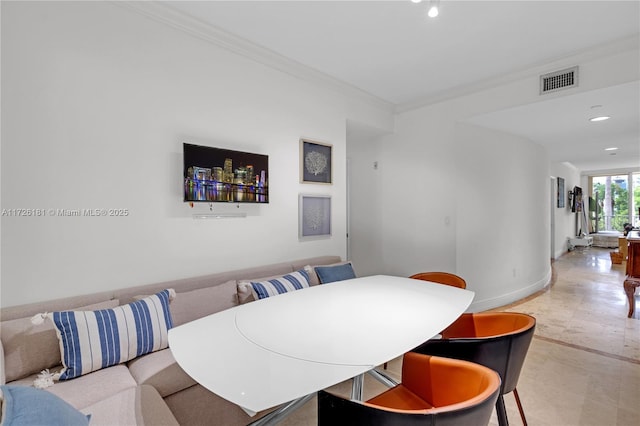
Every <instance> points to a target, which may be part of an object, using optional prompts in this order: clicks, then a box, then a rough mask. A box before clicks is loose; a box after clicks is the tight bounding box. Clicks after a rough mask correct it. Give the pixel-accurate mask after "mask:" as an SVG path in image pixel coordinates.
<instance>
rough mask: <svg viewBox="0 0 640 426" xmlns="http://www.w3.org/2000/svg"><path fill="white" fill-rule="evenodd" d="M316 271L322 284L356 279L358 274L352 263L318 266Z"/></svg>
mask: <svg viewBox="0 0 640 426" xmlns="http://www.w3.org/2000/svg"><path fill="white" fill-rule="evenodd" d="M314 269H315V271H316V273H317V274H318V278H319V279H320V282H321V283H322V284H326V283H331V282H334V281H342V280H348V279H351V278H355V277H356V273H355V271H354V270H353V265H351V262H344V263H340V264H337V265H329V266H316V267H315V268H314Z"/></svg>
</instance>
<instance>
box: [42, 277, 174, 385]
mask: <svg viewBox="0 0 640 426" xmlns="http://www.w3.org/2000/svg"><path fill="white" fill-rule="evenodd" d="M174 295H175V292H174V291H173V289H167V290H163V291H161V292H160V293H157V294H154V295H153V296H149V297H145V298H144V299H141V300H138V301H135V302H132V303H129V304H128V305H123V306H117V307H115V308H113V309H102V310H98V311H63V312H53V313H51V314H50V316H51V318H52V320H53V324H54V326H55V328H56V332H57V334H58V339H59V341H60V352H61V355H62V365H63V369H62V371H61V372H60V377H59V379H60V380H68V379H73V378H75V377H79V376H81V375H83V374H87V373H90V372H92V371H96V370H100V369H101V368H106V367H110V366H112V365H116V364H120V363H123V362H126V361H129V360H131V359H133V358H135V357H138V356H140V355H144V354H147V353H150V352H154V351H157V350H160V349H164V348H166V347H167V346H168V334H169V329H171V327H173V320H172V319H171V312H170V311H169V299H170V298H173V296H174Z"/></svg>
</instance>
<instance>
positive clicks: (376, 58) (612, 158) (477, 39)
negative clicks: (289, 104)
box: [164, 0, 640, 171]
mask: <svg viewBox="0 0 640 426" xmlns="http://www.w3.org/2000/svg"><path fill="white" fill-rule="evenodd" d="M164 4H168V5H170V6H171V7H172V8H174V9H176V10H179V11H181V12H184V13H186V14H188V15H190V16H192V17H195V18H197V19H198V20H201V21H203V22H205V23H207V24H209V25H211V26H212V27H214V28H216V30H218V31H220V30H222V31H224V32H227V33H230V34H231V35H234V36H236V37H238V38H239V39H241V40H242V41H243V42H245V43H249V44H251V45H255V46H258V47H259V48H260V49H264V50H265V52H267V53H269V54H274V55H277V56H281V57H284V58H287V60H289V61H293V63H297V64H300V65H302V66H305V67H308V68H311V69H313V70H315V71H319V72H321V73H323V74H325V75H328V76H330V77H332V78H334V79H337V80H339V81H341V82H343V83H346V84H348V85H350V86H353V87H355V88H357V89H359V90H362V91H364V92H366V93H368V94H370V95H373V96H375V97H377V98H379V99H381V100H383V101H386V102H388V103H390V104H392V105H394V106H396V107H397V108H398V109H400V110H402V109H407V108H409V107H411V106H415V105H420V104H425V103H428V102H431V101H434V100H437V99H442V98H444V97H447V96H450V95H452V94H456V93H458V94H459V93H464V92H465V91H468V90H473V89H478V88H480V87H483V85H484V86H487V85H489V84H495V83H496V82H497V81H499V80H500V79H501V78H508V77H509V76H513V75H517V74H519V73H520V74H522V73H524V72H526V71H527V70H531V69H538V68H540V67H541V66H544V64H549V63H552V62H556V61H558V60H561V59H562V58H565V57H567V56H572V55H578V54H584V53H585V52H589V51H591V50H593V49H595V48H600V49H602V47H603V46H607V45H613V44H615V43H616V42H619V41H621V40H625V39H627V40H628V39H629V38H633V37H635V46H636V48H637V46H638V43H637V39H638V37H640V1H638V0H626V1H610V0H605V1H576V0H573V1H557V0H556V1H478V0H476V1H455V0H441V4H440V16H438V17H437V18H435V19H430V18H428V17H427V16H426V11H427V8H428V4H429V1H428V0H425V1H423V2H422V3H420V4H414V3H412V2H411V1H409V0H394V1H364V0H361V1H266V0H264V1H171V2H166V3H164ZM639 57H640V56H639ZM639 60H640V59H639ZM638 79H640V75H639V76H638V78H637V79H636V81H635V82H633V83H628V84H624V85H619V86H614V87H611V88H604V89H599V90H594V91H590V92H579V91H576V93H575V94H567V95H566V96H555V97H552V98H550V99H549V100H545V101H541V102H537V103H534V104H530V105H526V106H521V107H518V108H513V109H510V110H506V111H498V112H494V113H491V114H486V115H484V116H482V117H475V118H474V119H473V120H472V121H473V122H475V123H476V124H480V125H485V126H488V127H492V128H496V129H500V130H504V131H508V132H511V133H514V134H517V135H521V136H524V137H527V138H529V139H531V140H533V141H536V142H538V143H540V144H542V145H544V146H545V147H547V149H548V151H549V156H550V158H551V160H552V161H567V162H570V163H572V164H573V165H575V166H576V167H578V168H579V169H581V170H588V171H595V170H604V169H606V170H613V169H618V168H633V167H635V168H640V124H639V123H640V87H639V86H638ZM594 105H602V107H600V108H597V109H593V110H592V109H591V107H592V106H594ZM595 111H599V112H606V113H607V114H608V115H611V116H612V119H611V120H608V121H605V122H601V123H590V122H588V121H587V118H588V116H591V115H592V112H595ZM610 146H617V147H618V148H619V149H618V151H617V152H616V153H615V155H610V153H609V152H605V151H603V149H604V148H606V147H610Z"/></svg>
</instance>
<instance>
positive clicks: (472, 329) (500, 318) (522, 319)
mask: <svg viewBox="0 0 640 426" xmlns="http://www.w3.org/2000/svg"><path fill="white" fill-rule="evenodd" d="M535 326H536V319H535V318H534V317H532V316H530V315H526V314H522V313H517V312H482V313H474V314H462V315H461V316H460V317H459V318H458V319H457V320H456V321H454V322H453V324H451V325H450V326H449V327H447V328H446V329H445V330H443V331H442V333H441V334H442V339H433V340H429V341H427V342H425V343H423V344H422V345H420V346H418V347H417V348H415V349H413V350H414V351H415V352H419V353H422V354H429V355H436V356H443V357H449V358H457V359H463V360H467V361H471V362H476V363H478V364H482V365H484V366H486V367H489V368H491V369H492V370H494V371H497V372H498V374H500V377H501V379H502V385H501V389H500V396H499V397H498V400H497V402H496V411H497V414H498V423H499V424H500V425H501V426H506V425H508V424H509V422H508V419H507V413H506V410H505V407H504V399H503V395H505V394H507V393H510V392H513V395H514V397H515V399H516V403H517V405H518V410H519V411H520V417H521V418H522V422H523V423H524V424H525V425H526V424H527V420H526V418H525V415H524V410H523V409H522V404H521V402H520V397H519V395H518V391H517V389H516V385H517V384H518V379H519V377H520V372H521V371H522V366H523V364H524V360H525V358H526V356H527V352H528V350H529V345H530V344H531V339H532V338H533V332H534V329H535Z"/></svg>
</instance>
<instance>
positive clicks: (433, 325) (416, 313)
mask: <svg viewBox="0 0 640 426" xmlns="http://www.w3.org/2000/svg"><path fill="white" fill-rule="evenodd" d="M178 297H179V294H178ZM473 297H474V293H473V292H472V291H469V290H462V289H459V288H455V287H451V286H446V285H442V284H437V283H432V282H428V281H420V280H414V279H410V278H402V277H394V276H387V275H374V276H368V277H362V278H354V279H350V280H344V281H338V282H333V283H328V284H321V285H317V286H313V287H310V288H305V289H302V290H298V291H293V292H289V293H285V294H281V295H278V296H273V297H269V298H266V299H262V300H258V301H254V302H250V303H247V304H243V305H240V306H237V307H234V308H231V309H227V310H225V311H221V312H218V313H215V314H212V315H209V316H206V317H203V318H200V319H198V320H195V321H192V322H189V323H186V324H183V325H181V326H178V327H175V328H173V329H171V330H169V347H170V348H171V351H172V353H173V355H174V357H175V359H176V361H177V362H178V364H179V365H180V367H182V369H183V370H184V371H185V372H186V373H187V374H189V375H190V376H191V377H192V378H193V379H194V380H196V381H197V382H198V383H200V384H201V385H202V386H203V387H205V388H206V389H208V390H210V391H211V392H214V393H216V394H217V395H219V396H221V397H222V398H224V399H227V400H228V401H231V402H233V403H234V404H237V405H238V406H240V407H242V408H243V409H244V410H245V411H246V412H247V413H248V414H250V415H253V414H255V413H257V412H258V411H262V410H265V409H269V408H272V407H276V406H279V405H281V404H283V403H289V402H291V401H300V398H306V397H308V396H309V395H313V394H315V393H316V392H317V391H319V390H321V389H325V388H328V387H330V386H333V385H335V384H337V383H340V382H342V381H344V380H347V379H350V378H352V377H357V376H359V375H362V374H363V373H365V372H367V371H369V370H372V369H374V368H375V367H376V366H378V365H381V364H383V363H384V362H387V361H389V360H392V359H394V358H396V357H398V356H400V355H402V354H404V353H405V352H407V351H409V350H411V349H413V348H415V347H416V346H418V345H419V344H421V343H423V342H425V341H427V340H429V339H430V338H431V337H433V336H435V335H437V334H438V333H439V332H440V331H441V330H443V329H444V328H446V327H447V326H448V325H449V324H451V323H452V322H453V321H454V320H455V319H456V318H458V317H459V316H460V315H461V314H462V313H463V312H464V311H465V310H466V309H467V308H468V307H469V305H470V304H471V302H472V300H473Z"/></svg>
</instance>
